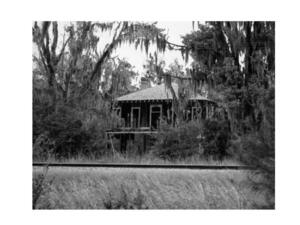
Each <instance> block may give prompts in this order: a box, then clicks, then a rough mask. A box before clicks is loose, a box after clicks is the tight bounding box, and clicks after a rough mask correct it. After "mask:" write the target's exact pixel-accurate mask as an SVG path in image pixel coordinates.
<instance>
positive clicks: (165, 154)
mask: <svg viewBox="0 0 300 225" xmlns="http://www.w3.org/2000/svg"><path fill="white" fill-rule="evenodd" d="M201 126H202V125H201V123H198V122H194V121H191V122H182V123H181V124H180V125H179V126H178V127H172V126H171V125H168V124H166V123H162V124H161V129H160V131H159V134H158V135H157V140H156V143H155V146H154V150H153V151H152V153H153V154H154V155H156V156H158V157H159V158H162V159H166V160H178V159H185V158H187V157H190V156H193V155H198V154H199V140H198V139H197V137H198V135H199V134H200V130H201Z"/></svg>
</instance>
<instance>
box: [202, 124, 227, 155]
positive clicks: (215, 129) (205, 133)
mask: <svg viewBox="0 0 300 225" xmlns="http://www.w3.org/2000/svg"><path fill="white" fill-rule="evenodd" d="M229 140H230V128H229V123H228V122H227V121H219V120H205V121H204V123H203V130H202V140H201V145H202V147H203V149H204V155H205V156H206V157H208V156H214V157H217V158H219V159H223V158H224V157H225V156H226V155H227V154H228V153H227V151H226V150H227V148H228V147H229Z"/></svg>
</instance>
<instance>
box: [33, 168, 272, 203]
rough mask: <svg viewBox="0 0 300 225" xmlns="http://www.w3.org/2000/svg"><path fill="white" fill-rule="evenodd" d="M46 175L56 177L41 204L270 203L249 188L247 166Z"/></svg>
mask: <svg viewBox="0 0 300 225" xmlns="http://www.w3.org/2000/svg"><path fill="white" fill-rule="evenodd" d="M34 172H36V173H40V172H41V171H40V170H39V169H38V168H36V170H34ZM48 176H49V178H50V179H51V178H52V177H55V180H54V182H53V183H52V185H51V189H49V190H48V191H47V192H46V194H45V195H43V196H42V197H41V198H40V200H39V201H38V203H37V208H39V209H109V208H111V209H145V208H149V209H260V208H271V207H272V206H271V205H269V201H268V196H267V195H266V193H265V192H260V191H257V190H254V189H253V188H251V185H252V182H251V181H250V180H249V179H248V177H247V172H246V171H229V170H226V171H208V170H203V171H195V170H164V169H158V170H151V169H124V168H122V169H117V168H115V169H113V168H110V169H109V168H107V169H105V168H97V169H89V168H77V169H74V168H73V169H72V170H70V169H67V168H51V170H50V171H49V173H48ZM260 179H261V178H260ZM260 179H257V180H256V181H257V182H259V181H260Z"/></svg>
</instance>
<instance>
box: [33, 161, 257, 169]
mask: <svg viewBox="0 0 300 225" xmlns="http://www.w3.org/2000/svg"><path fill="white" fill-rule="evenodd" d="M32 166H34V167H41V166H48V167H90V168H99V167H102V168H149V169H198V170H254V169H255V168H254V167H250V166H231V165H195V164H131V163H122V164H118V163H46V162H34V163H32Z"/></svg>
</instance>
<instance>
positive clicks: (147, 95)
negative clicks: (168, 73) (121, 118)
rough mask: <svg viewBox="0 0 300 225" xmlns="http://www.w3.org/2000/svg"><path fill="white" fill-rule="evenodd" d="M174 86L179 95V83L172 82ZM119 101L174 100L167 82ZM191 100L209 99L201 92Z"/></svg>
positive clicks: (124, 96)
mask: <svg viewBox="0 0 300 225" xmlns="http://www.w3.org/2000/svg"><path fill="white" fill-rule="evenodd" d="M172 87H173V89H174V91H175V94H176V96H177V97H178V85H177V84H176V83H172ZM116 100H117V101H119V102H121V101H145V100H172V93H171V91H170V90H169V89H168V88H167V87H166V85H165V84H160V85H157V86H154V87H150V88H146V89H142V90H139V91H136V92H133V93H130V94H127V95H123V96H121V97H119V98H117V99H116ZM190 100H209V99H207V98H206V97H204V96H202V95H200V94H193V95H192V96H191V97H190Z"/></svg>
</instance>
